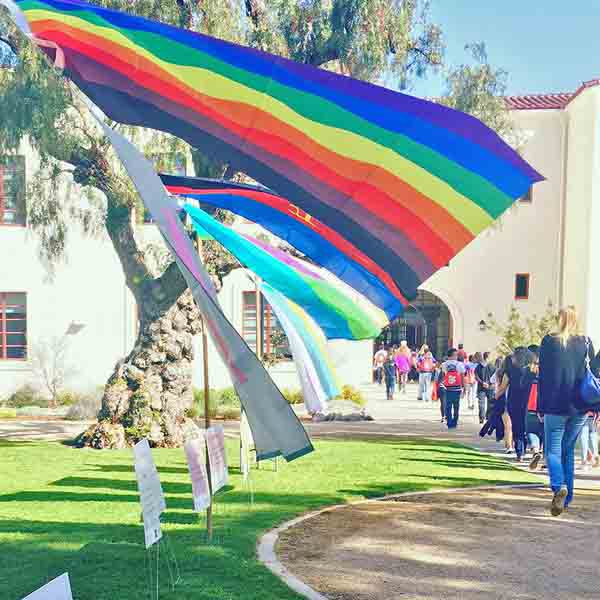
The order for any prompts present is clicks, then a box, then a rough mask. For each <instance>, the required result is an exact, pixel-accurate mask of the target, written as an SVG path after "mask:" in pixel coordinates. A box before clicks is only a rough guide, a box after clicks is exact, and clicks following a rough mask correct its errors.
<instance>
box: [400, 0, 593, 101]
mask: <svg viewBox="0 0 600 600" xmlns="http://www.w3.org/2000/svg"><path fill="white" fill-rule="evenodd" d="M431 15H432V20H433V21H434V22H435V23H437V24H438V25H440V26H441V28H442V31H443V32H444V37H445V40H446V46H447V49H446V61H447V62H448V63H451V64H462V63H464V62H467V60H468V57H467V54H466V53H465V51H464V46H465V44H468V43H470V42H479V41H483V42H485V44H486V48H487V52H488V59H489V61H490V64H492V65H494V66H496V67H502V68H503V69H505V70H506V71H508V89H507V93H508V94H509V95H521V94H532V93H534V94H535V93H551V92H572V91H575V90H576V89H577V88H578V87H579V85H580V84H581V83H582V82H583V81H589V80H591V79H598V78H600V34H599V31H600V0H570V1H564V0H562V1H559V0H431ZM442 91H443V87H442V82H441V78H440V77H437V78H436V77H435V76H434V77H428V79H427V80H426V81H419V82H417V83H416V84H415V85H414V86H413V88H412V89H411V90H410V92H411V93H413V94H415V95H418V96H438V95H440V94H441V93H442Z"/></svg>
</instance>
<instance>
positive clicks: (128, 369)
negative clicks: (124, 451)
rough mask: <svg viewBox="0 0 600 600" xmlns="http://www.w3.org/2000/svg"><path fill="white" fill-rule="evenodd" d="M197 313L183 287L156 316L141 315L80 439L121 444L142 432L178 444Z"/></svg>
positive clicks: (184, 423)
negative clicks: (126, 353)
mask: <svg viewBox="0 0 600 600" xmlns="http://www.w3.org/2000/svg"><path fill="white" fill-rule="evenodd" d="M201 328H202V325H201V321H200V315H199V312H198V309H197V308H196V305H195V303H194V300H193V298H192V296H191V294H190V292H189V291H188V292H185V293H184V294H183V295H182V296H181V297H180V298H179V299H178V300H177V302H176V303H175V305H174V306H173V307H171V308H170V309H169V310H168V311H167V312H166V313H164V314H163V315H162V316H160V317H158V318H154V319H153V318H142V319H141V323H140V332H139V335H138V338H137V341H136V343H135V347H134V349H133V350H132V352H131V353H130V354H129V356H127V358H126V359H125V360H124V361H120V362H119V363H117V365H116V367H115V370H114V372H113V374H112V376H111V377H110V379H109V381H108V383H107V385H106V388H105V391H104V396H103V398H102V408H101V410H100V413H99V415H98V424H97V425H94V426H93V427H91V428H90V429H89V430H88V431H87V432H86V433H85V434H84V435H83V436H82V439H81V442H82V444H84V445H89V446H91V447H93V448H123V447H126V446H131V445H133V444H135V443H136V442H138V441H139V440H141V439H143V438H148V441H149V442H150V444H151V445H153V446H164V447H176V446H181V445H182V444H183V441H184V437H185V433H186V430H187V429H188V428H190V427H191V426H192V423H191V419H189V418H188V417H187V416H186V411H187V410H188V409H189V408H191V406H192V404H193V394H192V367H193V359H194V349H193V345H192V336H193V335H196V334H198V333H199V332H200V331H201Z"/></svg>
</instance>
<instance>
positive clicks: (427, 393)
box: [417, 373, 433, 402]
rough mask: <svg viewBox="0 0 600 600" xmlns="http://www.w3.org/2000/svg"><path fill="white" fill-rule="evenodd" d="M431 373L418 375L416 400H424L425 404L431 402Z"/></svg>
mask: <svg viewBox="0 0 600 600" xmlns="http://www.w3.org/2000/svg"><path fill="white" fill-rule="evenodd" d="M432 378H433V373H419V392H418V395H417V399H418V400H425V402H431V392H432V389H431V383H432V382H431V380H432Z"/></svg>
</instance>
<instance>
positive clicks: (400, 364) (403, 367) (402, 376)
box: [395, 340, 412, 394]
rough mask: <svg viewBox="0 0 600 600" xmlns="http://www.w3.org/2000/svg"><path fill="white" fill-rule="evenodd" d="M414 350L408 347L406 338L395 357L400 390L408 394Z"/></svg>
mask: <svg viewBox="0 0 600 600" xmlns="http://www.w3.org/2000/svg"><path fill="white" fill-rule="evenodd" d="M411 355H412V352H411V351H410V348H409V347H408V343H407V342H406V340H402V341H401V342H400V348H398V352H397V354H396V357H395V361H396V369H397V371H398V391H401V392H402V393H403V394H406V384H407V383H408V374H409V373H410V367H411Z"/></svg>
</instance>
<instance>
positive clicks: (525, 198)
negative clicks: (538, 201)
mask: <svg viewBox="0 0 600 600" xmlns="http://www.w3.org/2000/svg"><path fill="white" fill-rule="evenodd" d="M519 200H520V201H521V202H525V203H527V204H531V203H532V202H533V186H529V188H528V190H527V191H526V192H525V194H524V195H523V196H521V197H520V198H519Z"/></svg>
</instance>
